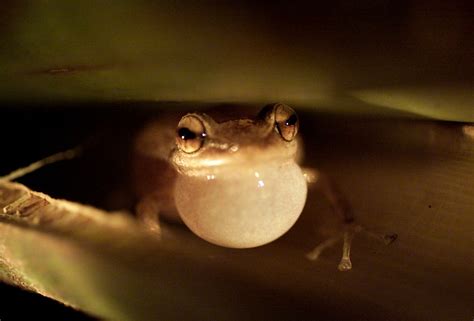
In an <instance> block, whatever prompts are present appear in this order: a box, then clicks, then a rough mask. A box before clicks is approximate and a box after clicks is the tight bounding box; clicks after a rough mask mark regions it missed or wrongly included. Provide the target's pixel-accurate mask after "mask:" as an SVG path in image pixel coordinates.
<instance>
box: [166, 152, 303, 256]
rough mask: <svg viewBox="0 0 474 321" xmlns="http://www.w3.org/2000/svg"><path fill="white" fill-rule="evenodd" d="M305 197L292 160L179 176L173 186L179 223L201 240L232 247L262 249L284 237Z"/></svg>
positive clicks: (299, 176)
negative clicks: (260, 247)
mask: <svg viewBox="0 0 474 321" xmlns="http://www.w3.org/2000/svg"><path fill="white" fill-rule="evenodd" d="M306 194H307V186H306V181H305V178H304V176H303V173H302V171H301V169H300V167H299V166H298V165H297V164H296V163H295V162H293V161H289V162H284V163H274V164H273V163H268V164H261V165H256V166H253V167H245V169H242V168H240V169H239V170H234V171H220V172H219V171H217V172H213V171H209V172H208V173H207V174H205V173H201V174H200V175H197V176H189V175H178V178H177V181H176V184H175V203H176V207H177V209H178V212H179V214H180V216H181V218H182V219H183V221H184V223H185V224H186V225H187V226H188V227H189V228H190V229H191V230H192V231H193V232H194V233H195V234H197V235H198V236H200V237H201V238H203V239H205V240H207V241H209V242H211V243H214V244H217V245H221V246H225V247H232V248H250V247H256V246H260V245H264V244H266V243H269V242H271V241H273V240H275V239H277V238H278V237H280V236H281V235H283V234H284V233H285V232H287V231H288V230H289V229H290V228H291V227H292V226H293V224H294V223H295V222H296V220H297V219H298V217H299V215H300V214H301V212H302V210H303V207H304V204H305V201H306Z"/></svg>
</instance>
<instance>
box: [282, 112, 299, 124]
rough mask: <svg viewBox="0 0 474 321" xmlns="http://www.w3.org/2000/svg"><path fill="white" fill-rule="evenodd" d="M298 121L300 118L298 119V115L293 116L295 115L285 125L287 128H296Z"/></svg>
mask: <svg viewBox="0 0 474 321" xmlns="http://www.w3.org/2000/svg"><path fill="white" fill-rule="evenodd" d="M297 121H298V117H296V114H293V115H291V116H290V118H288V119H287V120H286V121H285V125H286V126H294V125H295V124H296V122H297Z"/></svg>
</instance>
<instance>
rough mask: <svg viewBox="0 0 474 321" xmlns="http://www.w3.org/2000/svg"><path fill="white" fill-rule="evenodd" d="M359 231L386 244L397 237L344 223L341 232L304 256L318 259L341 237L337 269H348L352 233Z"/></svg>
mask: <svg viewBox="0 0 474 321" xmlns="http://www.w3.org/2000/svg"><path fill="white" fill-rule="evenodd" d="M359 232H363V233H365V234H367V235H368V236H370V237H373V238H376V239H378V240H380V241H382V242H384V243H385V244H387V245H388V244H391V243H393V242H394V241H395V240H396V239H397V234H380V233H377V232H373V231H370V230H367V229H366V228H364V227H362V226H361V225H358V224H354V223H349V224H346V225H345V228H344V231H343V232H342V233H339V234H337V235H335V236H333V237H331V238H329V239H327V240H325V241H324V242H322V243H321V244H319V245H318V246H316V247H315V248H314V249H313V250H312V251H311V252H309V253H308V254H307V255H306V257H307V258H308V259H309V260H312V261H314V260H316V259H318V257H319V256H320V255H321V253H322V252H323V251H324V250H325V249H327V248H329V247H331V246H333V245H335V244H336V243H337V242H338V241H340V240H341V239H342V240H343V246H342V258H341V261H340V262H339V265H338V269H339V271H349V270H350V269H352V262H351V255H350V254H351V245H352V240H353V238H354V235H355V234H356V233H359Z"/></svg>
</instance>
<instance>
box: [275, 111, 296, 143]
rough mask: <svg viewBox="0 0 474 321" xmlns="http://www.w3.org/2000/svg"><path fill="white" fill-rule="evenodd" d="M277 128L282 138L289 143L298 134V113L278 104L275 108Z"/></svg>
mask: <svg viewBox="0 0 474 321" xmlns="http://www.w3.org/2000/svg"><path fill="white" fill-rule="evenodd" d="M273 111H274V113H275V126H276V129H277V130H278V132H279V133H280V135H281V137H282V138H283V139H284V140H286V141H287V142H290V141H292V140H293V139H294V138H295V136H296V134H298V128H299V120H298V116H297V115H296V112H295V111H294V110H293V109H292V108H291V107H289V106H286V105H284V104H278V105H276V106H275V108H274V110H273Z"/></svg>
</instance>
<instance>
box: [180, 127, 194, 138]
mask: <svg viewBox="0 0 474 321" xmlns="http://www.w3.org/2000/svg"><path fill="white" fill-rule="evenodd" d="M178 136H179V137H180V138H181V139H182V140H189V139H196V137H197V135H196V133H195V132H193V131H191V130H189V128H186V127H181V128H179V129H178Z"/></svg>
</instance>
